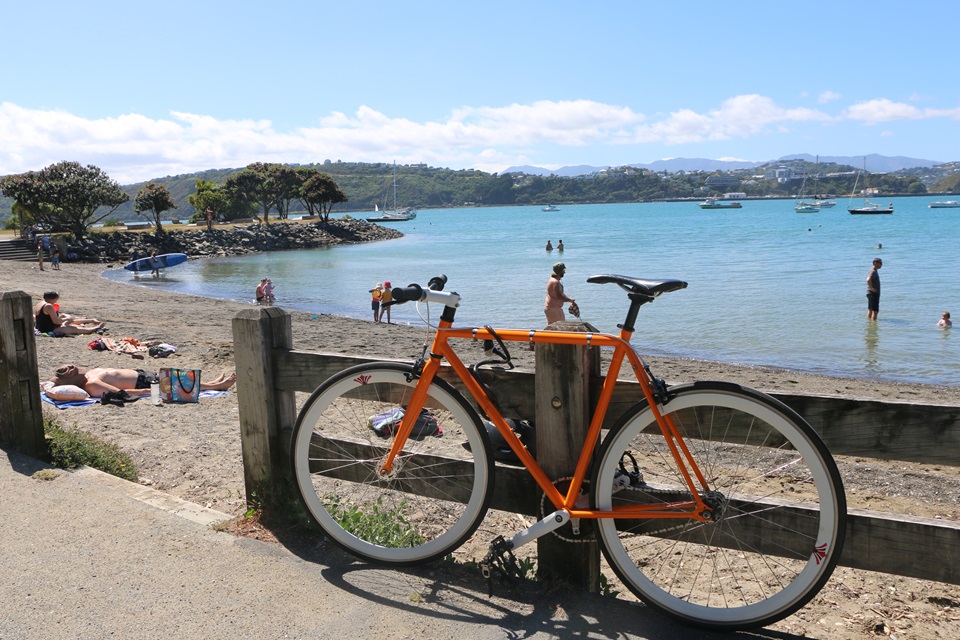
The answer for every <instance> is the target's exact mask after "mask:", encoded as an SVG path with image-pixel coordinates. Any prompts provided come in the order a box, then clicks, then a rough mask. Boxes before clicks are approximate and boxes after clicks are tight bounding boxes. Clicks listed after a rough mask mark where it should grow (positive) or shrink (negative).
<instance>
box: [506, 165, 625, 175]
mask: <svg viewBox="0 0 960 640" xmlns="http://www.w3.org/2000/svg"><path fill="white" fill-rule="evenodd" d="M607 168H608V167H592V166H590V165H587V164H578V165H575V166H572V167H560V168H559V169H544V168H543V167H534V166H532V165H529V164H525V165H522V166H519V167H508V168H506V169H504V170H503V171H501V172H500V173H501V174H504V173H525V174H527V175H528V176H560V177H561V178H575V177H576V176H588V175H590V174H591V173H598V172H600V171H603V170H604V169H607Z"/></svg>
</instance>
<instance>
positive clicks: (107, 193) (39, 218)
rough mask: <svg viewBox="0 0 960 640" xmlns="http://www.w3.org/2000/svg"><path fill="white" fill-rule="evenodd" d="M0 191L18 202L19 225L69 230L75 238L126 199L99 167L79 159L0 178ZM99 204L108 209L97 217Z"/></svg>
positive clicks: (79, 236) (82, 234) (117, 185)
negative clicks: (36, 225)
mask: <svg viewBox="0 0 960 640" xmlns="http://www.w3.org/2000/svg"><path fill="white" fill-rule="evenodd" d="M0 192H3V195H5V196H7V197H9V198H13V199H14V200H15V201H16V202H17V203H18V204H19V206H20V209H19V210H20V211H21V212H22V213H23V216H22V220H21V222H22V223H23V224H25V225H26V224H42V225H44V226H48V227H50V230H52V231H69V232H71V233H72V234H73V235H74V237H75V238H76V239H77V240H80V239H81V238H83V236H84V234H85V233H86V231H87V229H88V228H89V227H90V226H91V225H94V224H96V223H97V222H100V221H101V220H103V219H105V218H107V217H108V216H109V215H111V214H112V213H113V212H114V211H115V210H116V208H117V207H119V206H120V205H121V204H123V203H124V202H127V201H128V200H129V199H130V196H128V195H127V194H126V193H124V192H123V190H122V189H121V188H120V185H119V184H118V183H117V182H116V181H115V180H111V179H110V176H108V175H107V174H106V173H104V172H103V170H102V169H100V168H99V167H95V166H94V165H87V166H85V167H84V166H82V165H81V164H80V163H79V162H59V163H57V164H52V165H50V166H49V167H46V168H44V169H41V170H40V171H28V172H27V173H21V174H16V175H11V176H6V177H4V178H0ZM101 207H109V209H107V210H106V211H105V212H104V213H102V214H100V215H99V216H98V215H97V211H98V210H99V209H100V208H101ZM27 218H29V219H27Z"/></svg>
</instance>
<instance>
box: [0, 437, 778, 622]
mask: <svg viewBox="0 0 960 640" xmlns="http://www.w3.org/2000/svg"><path fill="white" fill-rule="evenodd" d="M42 470H46V471H43V472H42V473H41V474H40V475H52V476H54V477H53V479H49V480H44V479H41V478H40V477H38V476H37V475H35V473H36V472H37V471H42ZM226 517H227V516H225V515H224V514H221V513H218V512H215V511H211V510H209V509H204V508H202V507H198V506H196V505H192V504H189V503H185V502H182V501H180V500H177V499H175V498H172V497H170V496H166V495H164V494H162V493H160V492H157V491H154V490H152V489H147V488H144V487H141V486H139V485H136V484H133V483H129V482H125V481H122V480H118V479H116V478H113V477H112V476H107V475H105V474H101V473H100V472H97V471H92V470H82V471H79V472H64V471H60V470H49V469H48V468H47V467H46V466H45V465H44V464H43V463H40V462H38V461H37V460H34V459H32V458H28V457H25V456H21V455H19V454H16V453H12V452H10V451H8V450H6V449H2V448H0V639H2V640H13V639H21V638H30V639H33V638H91V639H93V638H97V639H99V638H106V637H112V638H123V639H136V638H161V637H163V638H177V639H178V640H180V639H182V640H190V639H204V640H206V639H213V638H229V639H230V640H236V639H237V638H342V639H343V640H360V639H364V638H377V639H378V640H392V639H406V638H417V639H419V640H427V639H433V638H451V639H454V638H456V639H457V640H460V639H465V638H470V639H474V638H476V639H486V638H532V639H540V638H572V637H576V638H617V639H620V638H657V639H659V638H664V639H665V638H671V639H673V638H683V639H684V640H686V639H698V638H707V637H709V638H713V637H721V636H717V635H715V634H711V633H705V632H700V631H697V630H693V629H690V628H688V627H685V626H681V625H679V624H676V623H674V622H672V621H671V620H669V619H667V618H665V617H663V616H661V615H658V614H656V613H654V612H652V611H650V610H648V609H646V608H644V607H641V606H637V605H634V604H629V603H626V602H623V601H618V600H614V599H612V598H601V597H599V596H593V595H589V594H580V593H569V592H566V591H563V592H553V593H550V592H548V593H543V592H542V585H536V584H530V585H524V586H521V587H518V588H513V589H508V588H506V587H503V588H500V589H498V594H497V596H495V597H493V598H488V597H487V594H486V589H485V586H484V584H483V582H482V580H481V579H480V578H479V577H478V576H477V575H476V574H475V573H474V572H472V571H467V570H464V569H463V568H462V567H459V566H454V567H450V566H443V565H434V566H431V567H427V568H420V569H416V570H409V571H391V570H384V569H379V568H375V567H370V566H369V565H364V564H361V563H354V562H352V561H351V560H350V559H349V558H348V557H346V556H345V555H344V554H342V553H340V552H337V551H330V550H329V549H326V550H324V552H323V558H322V559H320V558H317V557H313V556H316V555H318V554H317V550H316V549H317V545H313V549H312V550H303V549H300V550H297V549H296V548H295V549H294V551H296V553H294V552H292V551H290V550H288V549H287V548H286V547H284V546H279V545H275V544H269V543H265V542H259V541H255V540H249V539H243V538H236V537H234V536H232V535H230V534H226V533H219V532H216V531H215V530H213V529H212V528H211V526H210V524H211V523H212V522H215V521H218V520H221V519H226ZM297 553H299V554H300V555H297ZM301 556H302V557H301ZM722 637H724V638H730V637H734V638H735V637H738V636H736V635H734V636H722ZM743 637H744V638H746V637H750V638H757V637H766V638H787V637H790V636H784V635H781V634H760V635H759V636H758V635H756V634H753V635H750V636H743Z"/></svg>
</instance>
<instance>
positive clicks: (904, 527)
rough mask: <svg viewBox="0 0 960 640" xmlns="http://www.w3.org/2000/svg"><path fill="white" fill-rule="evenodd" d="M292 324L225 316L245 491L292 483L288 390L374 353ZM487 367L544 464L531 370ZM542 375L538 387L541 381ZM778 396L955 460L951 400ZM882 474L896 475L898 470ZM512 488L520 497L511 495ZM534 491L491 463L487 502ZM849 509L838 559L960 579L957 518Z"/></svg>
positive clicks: (860, 446)
mask: <svg viewBox="0 0 960 640" xmlns="http://www.w3.org/2000/svg"><path fill="white" fill-rule="evenodd" d="M291 327H292V324H291V321H290V317H289V316H288V315H287V314H286V312H284V311H283V310H282V309H280V308H278V307H271V308H265V309H264V308H260V309H250V310H246V311H242V312H240V314H238V315H237V316H236V317H235V318H234V320H233V332H234V342H235V345H236V353H235V357H236V362H237V375H238V378H237V392H238V396H239V403H240V422H241V434H242V439H243V441H242V447H243V459H244V478H245V482H246V488H247V492H248V496H250V495H252V493H254V492H256V491H260V490H262V489H263V487H264V486H267V487H272V488H274V489H275V490H283V488H284V487H290V486H292V485H291V484H290V483H289V478H288V477H287V476H288V474H289V469H290V463H289V459H288V452H289V445H290V435H291V431H292V428H293V426H294V424H295V422H296V408H295V401H294V394H295V393H296V392H312V391H313V390H314V389H315V388H316V387H317V386H318V385H319V384H320V383H321V382H322V381H323V380H325V379H326V378H328V377H329V376H331V375H333V374H334V373H337V372H339V371H341V370H342V369H344V368H346V367H348V366H352V365H355V364H361V363H364V362H372V361H374V360H373V359H370V358H363V357H354V356H345V355H342V354H330V353H309V352H304V351H296V350H293V335H292V328H291ZM542 346H544V345H538V347H537V348H538V349H540V348H541V347H542ZM551 346H553V345H551ZM565 348H567V349H569V348H570V347H565ZM539 355H540V354H539V353H538V361H537V366H538V371H541V375H540V377H541V378H543V377H553V378H554V382H552V383H549V384H556V382H555V381H556V380H558V379H559V380H565V381H566V382H567V384H569V382H570V380H571V376H564V375H563V374H562V373H561V374H559V375H551V374H547V375H546V376H544V371H543V369H541V368H540V367H541V365H543V366H546V363H544V362H541V360H540V358H539ZM554 356H555V357H551V358H545V359H544V360H551V359H552V360H553V361H554V362H560V360H559V359H558V357H556V354H554ZM570 363H576V366H577V367H580V368H579V369H578V371H584V372H589V375H585V376H580V378H581V379H583V380H586V384H585V385H584V387H585V391H584V393H587V394H591V393H593V392H595V391H596V390H597V389H598V388H599V384H600V381H601V379H600V377H599V371H598V370H597V369H596V368H594V365H593V364H591V363H590V360H589V356H584V355H583V354H570V355H569V356H568V360H566V361H564V362H563V363H562V364H561V365H560V367H559V368H560V369H563V367H567V366H570ZM489 373H490V375H489V376H488V377H487V378H485V382H487V383H488V384H489V386H490V387H491V388H492V390H493V393H495V394H496V395H497V398H498V401H499V403H500V405H501V408H502V410H503V412H504V413H505V414H507V415H511V416H515V417H518V418H527V419H533V418H535V417H536V418H537V423H536V424H537V433H538V460H539V461H540V462H541V464H550V463H549V462H544V460H542V453H541V451H540V442H543V441H546V440H548V439H551V438H550V437H548V436H547V435H546V433H545V432H544V431H543V429H544V419H543V415H545V414H544V412H543V411H542V409H539V408H538V406H537V402H538V400H537V397H538V396H537V392H538V390H540V388H539V387H538V381H537V379H536V378H537V376H534V375H533V374H531V373H523V372H489ZM441 376H442V377H444V378H445V379H446V380H448V381H449V382H451V383H452V384H454V385H455V386H458V387H462V385H460V383H459V380H458V379H457V377H456V375H454V374H453V372H452V371H450V370H449V368H447V367H444V369H443V370H442V371H441ZM576 377H577V376H573V378H576ZM539 384H544V383H543V382H542V381H541V382H540V383H539ZM549 384H548V385H547V386H544V387H543V388H544V389H548V388H549ZM617 386H618V387H619V388H618V390H617V392H616V396H615V398H614V404H613V406H612V407H611V409H610V412H609V415H610V416H611V419H615V416H617V415H619V413H622V411H623V410H624V409H625V408H626V407H627V406H629V405H631V404H633V403H635V402H636V400H637V398H638V397H639V392H638V389H637V388H636V383H631V382H628V381H623V382H622V383H621V384H619V385H617ZM548 393H549V391H548ZM562 396H563V397H564V398H576V397H577V391H576V390H571V389H566V390H563V391H562ZM777 397H778V398H779V399H780V400H782V401H783V402H785V403H786V404H788V405H790V406H791V407H792V408H794V409H795V410H797V411H798V412H799V413H800V414H801V415H803V416H804V417H805V418H806V419H807V420H808V421H809V422H810V423H811V424H812V425H813V427H814V428H815V429H816V430H817V431H818V433H820V435H821V436H822V437H823V438H824V440H825V441H826V442H827V444H828V446H829V447H830V449H831V451H832V452H834V453H835V454H837V455H855V456H860V457H865V458H871V457H872V458H881V459H900V460H910V461H915V462H924V463H936V464H950V465H956V464H958V462H960V407H956V406H929V405H913V404H898V403H884V402H863V401H856V400H845V399H838V398H831V397H822V396H801V395H778V396H777ZM552 398H553V395H546V396H544V395H543V393H541V394H540V400H539V402H543V401H544V400H545V399H546V401H548V402H549V401H550V399H552ZM565 407H566V409H565V412H568V413H567V414H566V415H565V416H564V417H562V418H560V419H559V420H558V421H557V422H558V423H560V424H562V425H576V424H578V423H580V424H582V420H581V419H578V418H577V415H578V412H580V411H582V409H583V405H582V404H580V401H579V400H574V401H573V402H570V401H568V402H566V404H565ZM561 413H563V412H561ZM546 415H549V413H547V414H546ZM889 480H890V481H891V482H896V480H897V478H895V477H893V478H890V479H889ZM518 495H520V496H525V497H528V498H529V500H528V501H525V502H524V501H521V502H519V503H518V502H517V501H516V496H518ZM538 500H539V497H538V489H537V487H536V485H535V484H534V483H533V481H532V479H531V478H530V477H529V475H528V474H527V473H526V470H524V469H522V468H516V467H510V466H506V465H498V466H497V474H496V486H495V489H494V498H493V503H492V506H494V507H495V508H504V507H505V506H506V505H510V509H511V510H513V511H516V512H519V513H523V514H526V515H534V514H535V513H536V509H537V505H538ZM849 516H850V517H849V518H848V525H847V536H846V543H845V545H844V550H843V554H842V556H841V559H840V563H841V565H844V566H848V567H852V568H856V569H867V570H870V571H879V572H883V573H892V574H897V575H903V576H909V577H913V578H921V579H928V580H936V581H940V582H947V583H952V584H960V524H958V523H956V522H948V521H942V520H936V519H932V518H916V517H911V516H899V515H895V514H887V513H878V512H870V511H865V510H857V509H851V510H850V512H849ZM546 537H547V538H553V536H546ZM576 546H577V547H584V546H586V545H576ZM541 549H542V547H541ZM584 552H585V553H586V554H591V555H590V558H591V559H588V560H587V561H586V562H585V563H583V564H582V565H581V567H587V568H585V569H584V570H583V574H582V575H580V576H578V577H576V578H575V581H579V582H581V583H583V584H586V585H588V586H589V585H590V584H593V579H594V577H593V576H594V573H593V570H592V569H591V568H590V567H591V565H592V563H593V562H594V560H593V559H592V558H593V557H595V556H594V555H593V554H595V549H585V550H584ZM541 553H542V551H541ZM569 558H570V556H569V555H568V556H566V559H565V562H566V563H569V562H570V560H569ZM541 564H543V559H541Z"/></svg>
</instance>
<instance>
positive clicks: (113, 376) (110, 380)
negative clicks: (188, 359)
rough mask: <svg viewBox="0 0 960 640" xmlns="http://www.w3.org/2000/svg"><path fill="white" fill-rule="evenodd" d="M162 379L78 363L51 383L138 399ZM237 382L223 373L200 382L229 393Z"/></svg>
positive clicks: (137, 371)
mask: <svg viewBox="0 0 960 640" xmlns="http://www.w3.org/2000/svg"><path fill="white" fill-rule="evenodd" d="M159 380H160V378H159V376H158V375H157V374H156V373H154V372H152V371H144V370H143V369H107V368H104V367H97V368H95V369H84V368H82V367H78V366H77V365H75V364H65V365H61V366H59V367H57V370H56V371H54V373H53V377H52V378H50V381H51V382H53V383H54V384H56V385H62V384H72V385H74V386H77V387H80V388H81V389H83V390H84V391H86V392H87V393H89V394H90V395H91V396H93V397H98V396H101V395H103V394H104V393H107V392H108V391H112V392H117V391H120V390H121V389H122V390H124V391H126V392H127V394H128V395H130V396H134V397H140V396H148V395H150V385H151V384H153V383H154V382H159ZM236 381H237V374H236V373H231V374H229V375H226V374H221V375H220V377H218V378H217V379H216V380H212V381H210V382H203V381H202V380H201V381H200V391H226V390H227V389H229V388H230V387H232V386H233V385H234V383H236Z"/></svg>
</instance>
